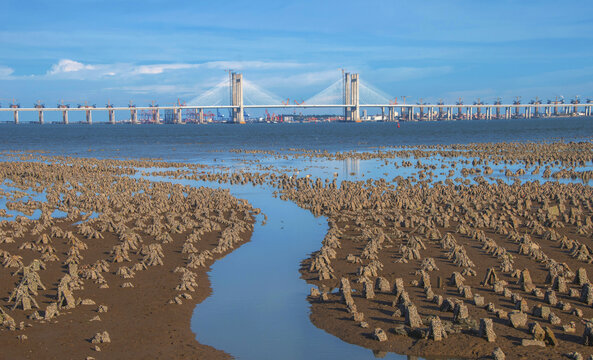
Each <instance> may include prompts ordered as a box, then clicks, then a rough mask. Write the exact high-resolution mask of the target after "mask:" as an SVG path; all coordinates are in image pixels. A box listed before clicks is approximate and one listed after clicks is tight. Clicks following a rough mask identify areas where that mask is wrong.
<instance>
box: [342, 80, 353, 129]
mask: <svg viewBox="0 0 593 360" xmlns="http://www.w3.org/2000/svg"><path fill="white" fill-rule="evenodd" d="M342 71H343V70H342ZM343 74H344V105H350V103H351V101H352V81H351V77H350V73H345V72H343ZM344 121H350V107H349V106H346V107H345V108H344Z"/></svg>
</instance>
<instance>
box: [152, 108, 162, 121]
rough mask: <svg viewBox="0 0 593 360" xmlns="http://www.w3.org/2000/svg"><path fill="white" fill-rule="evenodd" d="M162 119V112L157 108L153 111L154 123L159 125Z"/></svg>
mask: <svg viewBox="0 0 593 360" xmlns="http://www.w3.org/2000/svg"><path fill="white" fill-rule="evenodd" d="M160 118H161V115H160V112H159V108H158V107H157V108H155V109H153V110H152V121H153V122H154V123H155V124H159V123H160V122H161V120H160Z"/></svg>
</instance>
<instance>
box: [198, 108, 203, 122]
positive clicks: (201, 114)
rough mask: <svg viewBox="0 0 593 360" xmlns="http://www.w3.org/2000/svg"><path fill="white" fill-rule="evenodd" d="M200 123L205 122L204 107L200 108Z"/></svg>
mask: <svg viewBox="0 0 593 360" xmlns="http://www.w3.org/2000/svg"><path fill="white" fill-rule="evenodd" d="M199 116H200V117H199V119H200V124H202V123H204V109H200V115H199Z"/></svg>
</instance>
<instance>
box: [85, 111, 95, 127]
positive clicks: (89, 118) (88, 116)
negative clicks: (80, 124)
mask: <svg viewBox="0 0 593 360" xmlns="http://www.w3.org/2000/svg"><path fill="white" fill-rule="evenodd" d="M86 123H87V124H89V125H92V124H93V114H92V113H91V111H90V110H87V111H86Z"/></svg>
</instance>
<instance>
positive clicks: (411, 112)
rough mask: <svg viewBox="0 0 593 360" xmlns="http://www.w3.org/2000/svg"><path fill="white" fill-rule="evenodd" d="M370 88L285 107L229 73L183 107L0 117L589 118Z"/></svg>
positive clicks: (555, 109)
mask: <svg viewBox="0 0 593 360" xmlns="http://www.w3.org/2000/svg"><path fill="white" fill-rule="evenodd" d="M391 99H392V98H391V97H390V96H389V95H388V94H385V93H384V92H382V91H381V90H379V89H377V88H375V87H373V86H372V85H370V84H368V83H365V82H362V81H361V78H360V76H359V74H357V73H347V72H343V74H342V77H341V78H340V79H338V80H336V81H335V82H334V83H332V84H331V85H330V86H328V87H327V88H325V89H323V90H322V91H320V92H318V93H317V94H315V95H314V96H311V97H310V98H308V99H306V100H305V101H301V102H297V101H294V103H290V101H288V100H286V101H283V100H282V99H281V98H279V97H278V96H276V95H275V94H272V93H270V92H268V91H266V90H265V89H262V88H261V87H259V86H257V85H256V84H254V83H251V82H249V81H246V80H244V79H243V75H242V74H240V73H235V72H229V78H228V79H224V80H223V81H221V82H220V83H218V84H216V85H215V86H214V87H212V88H211V89H209V90H208V91H206V92H204V93H203V94H201V95H199V96H197V97H195V98H194V99H192V100H190V101H189V102H188V103H187V104H181V103H178V104H177V105H172V106H158V105H154V104H153V105H149V106H135V105H132V104H131V103H130V105H128V106H127V107H118V106H114V105H112V104H107V105H106V106H105V107H97V106H95V105H87V104H85V105H79V106H78V107H70V106H69V105H64V104H58V105H57V106H56V107H54V108H51V107H45V106H44V105H42V104H39V103H38V104H36V105H34V106H33V107H30V108H27V107H21V106H20V105H19V104H16V103H14V102H13V103H12V104H10V105H9V106H8V107H6V108H1V107H0V112H12V113H13V121H14V123H16V124H18V123H19V113H21V112H37V113H38V116H39V117H38V121H37V123H39V124H43V123H44V114H45V113H47V112H61V113H62V121H61V123H63V124H68V123H69V114H70V113H71V112H84V114H85V122H86V123H88V124H92V122H93V120H92V119H93V113H96V112H107V115H108V119H109V123H111V124H115V123H116V119H115V113H116V111H118V112H119V111H129V114H130V118H129V122H131V123H133V124H137V123H140V120H139V117H138V115H139V112H140V114H141V116H147V114H148V116H149V117H150V119H152V120H153V121H152V122H157V123H158V122H159V121H160V120H161V116H160V113H161V111H164V112H165V115H166V118H168V120H169V122H172V123H183V116H182V114H183V112H186V113H191V114H193V116H194V118H195V119H196V120H197V122H204V119H205V115H206V114H205V111H210V110H216V111H219V110H221V109H228V111H229V112H230V122H233V123H245V120H246V119H245V111H246V110H247V109H266V112H267V109H314V108H324V109H335V110H336V111H339V112H342V111H343V115H342V116H341V117H340V119H341V120H343V121H349V122H360V121H361V120H362V118H361V116H360V111H361V109H363V108H365V109H368V108H375V109H380V111H381V117H380V118H379V119H380V120H383V121H400V120H403V121H414V120H429V121H430V120H454V119H456V120H462V119H463V120H473V119H511V118H531V117H550V116H574V115H584V116H591V111H592V109H593V101H591V100H587V101H586V102H585V103H581V102H580V100H579V99H578V98H577V99H575V100H573V101H571V103H570V104H565V103H564V100H558V98H556V100H555V101H548V102H547V103H545V104H544V103H542V102H541V101H539V100H536V101H532V102H530V103H529V104H521V102H520V101H519V99H517V100H515V101H514V102H513V103H512V104H502V103H501V101H500V100H498V101H496V102H495V103H494V104H484V103H483V102H481V101H480V100H479V99H478V101H477V102H474V103H473V104H464V103H463V102H462V101H461V99H459V101H457V102H456V103H455V104H445V103H443V102H442V101H440V102H439V103H438V104H434V105H433V104H426V103H423V102H422V100H420V102H418V103H416V104H406V103H405V97H404V98H403V103H401V104H398V102H397V99H393V100H391Z"/></svg>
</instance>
